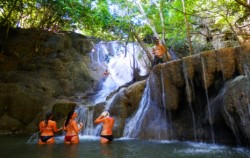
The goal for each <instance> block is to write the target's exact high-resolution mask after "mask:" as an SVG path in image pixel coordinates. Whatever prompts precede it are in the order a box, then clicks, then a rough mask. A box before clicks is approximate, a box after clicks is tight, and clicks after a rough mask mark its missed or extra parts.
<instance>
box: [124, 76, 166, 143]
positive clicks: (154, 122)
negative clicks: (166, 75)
mask: <svg viewBox="0 0 250 158" xmlns="http://www.w3.org/2000/svg"><path fill="white" fill-rule="evenodd" d="M150 77H152V79H153V80H154V78H155V76H154V75H151V76H150ZM149 82H150V79H148V80H147V86H146V88H145V90H144V94H143V96H142V99H141V102H140V105H139V107H138V110H137V112H136V114H135V115H134V116H133V117H132V118H131V119H130V120H129V122H128V123H127V124H126V125H125V129H124V133H123V135H124V136H125V137H129V138H149V139H169V138H170V137H171V124H170V123H169V122H168V119H167V116H166V112H165V111H166V108H165V107H164V106H163V105H162V103H160V102H159V101H161V99H162V95H161V92H157V90H156V89H154V86H150V85H152V84H150V83H149ZM155 83H156V82H155V81H154V83H153V85H154V84H155Z"/></svg>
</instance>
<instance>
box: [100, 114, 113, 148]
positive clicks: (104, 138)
mask: <svg viewBox="0 0 250 158" xmlns="http://www.w3.org/2000/svg"><path fill="white" fill-rule="evenodd" d="M95 123H96V124H99V123H103V125H102V132H101V138H100V142H101V143H108V142H111V141H112V140H113V132H112V130H113V126H114V123H115V121H114V118H113V117H110V114H109V112H108V111H104V112H103V113H102V114H101V115H100V116H99V117H98V118H97V119H96V120H95Z"/></svg>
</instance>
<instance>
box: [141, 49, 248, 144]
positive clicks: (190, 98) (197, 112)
mask: <svg viewBox="0 0 250 158" xmlns="http://www.w3.org/2000/svg"><path fill="white" fill-rule="evenodd" d="M249 56H250V46H242V47H236V48H223V49H220V50H216V51H205V52H201V53H200V54H199V55H194V56H189V57H185V58H182V59H181V60H176V61H170V62H167V63H164V64H159V65H157V66H155V67H154V69H153V72H152V73H151V74H150V76H149V78H148V81H147V83H148V84H147V85H146V86H149V87H151V88H150V92H149V93H150V97H149V98H146V99H147V100H148V99H149V100H150V102H151V103H154V104H152V105H150V106H156V107H157V106H159V107H165V110H166V114H167V117H166V119H168V120H169V121H170V124H171V125H169V126H171V127H172V129H171V130H173V131H172V133H173V135H172V139H189V140H197V139H201V140H205V141H212V142H220V143H230V144H238V143H239V142H241V143H242V144H244V145H246V144H250V141H249V132H248V131H249V128H248V126H249V111H248V110H247V109H248V108H247V107H248V106H247V105H248V101H247V97H246V96H248V91H247V90H246V89H248V88H249V86H248V80H246V79H245V80H243V79H242V80H237V81H234V82H233V83H231V84H229V86H228V88H226V89H224V87H225V86H226V85H227V82H228V81H230V80H232V79H234V78H235V77H237V76H239V75H248V73H249V69H248V68H249V63H250V58H249ZM230 85H231V86H230ZM247 87H248V88H247ZM222 91H223V94H222ZM143 97H145V96H143ZM223 98H225V99H223ZM243 98H244V99H243ZM223 107H224V108H223ZM162 110H164V109H162ZM152 115H154V114H152ZM147 117H148V118H143V119H149V117H151V116H150V115H148V116H147ZM139 137H140V136H139ZM143 137H145V138H149V139H154V138H155V137H154V136H152V135H150V134H149V135H148V136H145V134H143ZM235 138H237V139H235ZM246 138H247V139H246ZM163 139H164V138H163Z"/></svg>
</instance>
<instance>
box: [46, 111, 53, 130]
mask: <svg viewBox="0 0 250 158" xmlns="http://www.w3.org/2000/svg"><path fill="white" fill-rule="evenodd" d="M51 116H52V112H51V111H48V112H46V115H45V127H47V125H48V122H49V119H51Z"/></svg>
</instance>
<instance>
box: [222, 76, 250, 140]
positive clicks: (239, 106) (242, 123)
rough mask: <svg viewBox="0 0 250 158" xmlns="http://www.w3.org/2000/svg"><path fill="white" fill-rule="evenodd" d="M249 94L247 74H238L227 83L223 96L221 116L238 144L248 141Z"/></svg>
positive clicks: (249, 131)
mask: <svg viewBox="0 0 250 158" xmlns="http://www.w3.org/2000/svg"><path fill="white" fill-rule="evenodd" d="M249 95H250V80H249V76H239V77H237V78H235V79H234V80H233V81H231V82H229V83H228V85H227V87H226V91H225V94H224V96H223V97H224V98H223V99H224V104H223V108H222V109H223V116H224V119H225V120H226V123H227V125H228V126H229V127H230V128H231V130H232V131H233V132H234V134H235V136H236V139H237V141H238V143H239V144H246V143H247V142H249V141H250V122H249V120H250V111H249V110H250V107H249ZM242 138H244V139H242Z"/></svg>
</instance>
